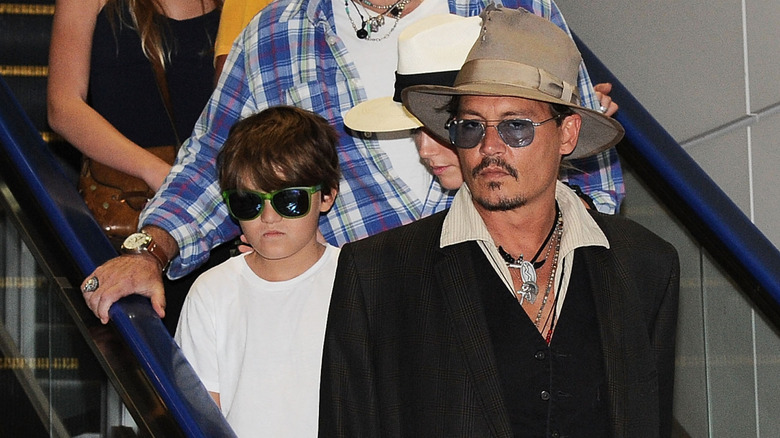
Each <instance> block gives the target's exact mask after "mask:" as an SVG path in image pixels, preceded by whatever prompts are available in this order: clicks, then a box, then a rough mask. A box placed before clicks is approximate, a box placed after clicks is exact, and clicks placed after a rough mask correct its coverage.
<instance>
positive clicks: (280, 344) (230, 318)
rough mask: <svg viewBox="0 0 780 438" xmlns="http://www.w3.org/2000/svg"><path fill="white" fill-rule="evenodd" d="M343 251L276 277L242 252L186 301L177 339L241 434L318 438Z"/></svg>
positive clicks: (201, 283)
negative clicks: (267, 276) (329, 325)
mask: <svg viewBox="0 0 780 438" xmlns="http://www.w3.org/2000/svg"><path fill="white" fill-rule="evenodd" d="M338 254H339V249H338V248H336V247H333V246H327V247H326V249H325V252H324V253H323V255H322V257H320V259H319V260H318V261H317V262H316V263H315V264H314V265H313V266H312V267H311V268H309V269H308V270H307V271H306V272H304V273H303V274H301V275H300V276H298V277H296V278H293V279H291V280H287V281H278V282H271V281H266V280H263V279H262V278H260V277H258V276H257V275H255V273H254V272H252V270H251V268H250V267H249V266H248V265H247V263H246V261H245V260H244V259H245V257H246V256H245V255H243V256H239V257H233V258H231V259H229V260H227V261H226V262H224V263H222V264H220V265H218V266H216V267H214V268H212V269H210V270H208V271H207V272H205V273H204V274H203V275H201V276H200V277H198V279H197V280H196V281H195V283H194V284H193V285H192V289H191V290H190V293H189V294H188V295H187V299H186V300H185V302H184V308H183V309H182V313H181V317H180V319H179V325H178V327H177V329H176V342H178V344H179V345H180V346H181V349H182V351H183V352H184V355H185V356H186V357H187V360H188V361H189V362H190V364H191V365H192V367H193V368H194V369H195V372H196V373H197V374H198V376H199V377H200V379H201V380H202V381H203V384H204V385H205V386H206V389H208V390H209V391H212V392H218V393H219V398H220V404H221V406H222V413H223V414H224V415H225V417H226V418H227V421H228V423H229V424H230V426H231V427H232V428H233V430H234V431H235V432H236V434H238V436H239V437H256V436H263V437H278V436H289V437H314V436H317V428H318V418H319V388H320V367H321V364H322V346H323V342H324V337H325V323H326V321H327V316H328V306H329V304H330V295H331V290H332V289H333V280H334V277H335V274H336V263H337V260H338Z"/></svg>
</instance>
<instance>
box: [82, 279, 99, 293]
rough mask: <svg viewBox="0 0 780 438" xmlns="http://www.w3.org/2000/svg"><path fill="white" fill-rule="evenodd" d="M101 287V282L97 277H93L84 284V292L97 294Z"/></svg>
mask: <svg viewBox="0 0 780 438" xmlns="http://www.w3.org/2000/svg"><path fill="white" fill-rule="evenodd" d="M98 287H100V281H98V278H97V277H95V276H92V277H90V278H89V280H87V282H86V283H84V292H95V291H96V290H97V289H98Z"/></svg>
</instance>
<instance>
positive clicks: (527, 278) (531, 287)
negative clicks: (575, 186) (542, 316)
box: [498, 202, 563, 305]
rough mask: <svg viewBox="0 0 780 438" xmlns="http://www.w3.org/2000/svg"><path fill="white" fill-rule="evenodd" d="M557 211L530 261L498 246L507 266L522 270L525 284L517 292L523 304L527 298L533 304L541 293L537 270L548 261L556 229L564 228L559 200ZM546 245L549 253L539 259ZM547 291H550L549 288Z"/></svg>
mask: <svg viewBox="0 0 780 438" xmlns="http://www.w3.org/2000/svg"><path fill="white" fill-rule="evenodd" d="M555 212H556V220H555V222H553V225H552V227H551V228H550V232H549V233H547V237H546V238H545V239H544V242H542V245H541V246H540V247H539V250H538V251H536V255H534V258H533V259H531V261H530V262H529V261H528V260H525V259H524V258H523V254H520V257H517V258H515V257H512V256H511V255H510V254H509V253H508V252H506V251H505V250H504V248H502V247H501V246H499V247H498V253H499V254H501V257H503V258H504V262H506V265H507V267H509V268H510V269H519V270H520V278H521V279H522V280H523V284H522V286H520V290H518V291H516V293H517V295H518V297H519V299H520V304H521V305H522V304H523V302H524V301H525V300H528V302H529V303H531V304H533V303H534V302H535V301H536V297H537V295H539V286H538V285H537V284H536V270H537V269H539V268H541V267H542V266H544V263H545V262H546V261H547V258H548V257H549V255H550V249H551V248H552V245H549V246H548V243H550V239H551V238H552V236H553V234H554V233H555V230H556V229H558V228H560V229H561V230H562V225H563V216H562V215H561V210H560V208H558V203H557V202H556V203H555ZM559 233H560V231H559ZM559 237H560V236H559ZM558 240H559V242H558V246H560V238H559V239H558ZM545 247H547V253H546V254H545V256H544V259H542V260H539V261H537V259H538V258H539V256H540V255H541V253H542V251H543V250H544V248H545ZM554 271H555V268H554V267H553V272H554ZM547 293H549V289H548V291H547Z"/></svg>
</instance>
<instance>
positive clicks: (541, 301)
mask: <svg viewBox="0 0 780 438" xmlns="http://www.w3.org/2000/svg"><path fill="white" fill-rule="evenodd" d="M482 19H483V21H482V28H481V32H480V35H479V38H478V39H477V42H476V44H475V45H474V47H473V48H472V50H471V52H470V53H469V55H468V57H467V59H466V63H465V64H464V66H463V68H462V69H461V71H460V73H458V75H457V77H456V79H455V82H454V85H453V86H449V87H448V86H413V87H410V88H408V89H406V90H405V91H404V93H403V99H404V104H405V105H406V107H407V108H408V109H409V110H410V111H411V113H412V114H413V115H414V116H416V117H417V118H418V119H419V120H420V121H421V122H422V123H423V124H424V125H425V126H426V127H427V128H429V129H430V130H431V132H433V133H434V134H436V135H439V136H441V137H443V138H446V139H448V140H449V141H450V142H451V143H452V144H453V145H454V146H455V147H456V149H457V153H458V158H459V161H460V165H461V169H462V173H463V178H464V180H465V186H464V187H463V188H461V190H460V191H459V192H458V194H457V195H456V197H455V199H454V201H453V203H452V207H451V208H450V209H449V210H448V211H446V212H442V213H438V214H436V215H433V216H431V217H429V218H426V219H422V220H420V221H417V222H416V223H413V224H411V225H407V226H404V227H401V228H397V229H394V230H391V231H388V232H385V233H381V234H379V235H376V236H373V237H370V238H367V239H365V240H362V241H360V242H356V243H352V244H348V245H346V246H344V247H343V249H342V252H341V256H340V259H339V267H338V271H337V273H336V280H335V284H334V290H333V296H332V299H331V306H330V313H329V317H328V328H327V331H326V336H325V349H324V356H323V369H322V378H321V382H322V383H321V388H320V436H323V437H337V436H345V437H353V436H360V437H375V436H390V437H397V436H408V437H422V436H425V437H444V436H446V437H457V436H463V437H488V436H491V437H511V436H523V437H526V436H528V437H537V436H544V437H559V436H561V437H562V436H569V437H603V436H613V437H659V436H669V435H670V431H671V423H672V386H673V380H674V377H673V374H674V347H675V330H676V318H677V300H678V289H679V261H678V259H677V253H676V251H675V249H674V248H673V247H672V246H671V245H670V244H668V243H667V242H664V241H663V240H661V239H660V238H659V237H657V236H656V235H654V234H652V233H651V232H650V231H648V230H646V229H645V228H643V227H642V226H640V225H638V224H636V223H634V222H632V221H630V220H627V219H624V218H621V217H614V216H607V215H603V214H600V213H598V212H595V211H588V210H586V209H585V207H584V206H583V205H582V203H581V202H580V201H579V199H578V197H577V196H576V195H575V194H574V193H573V192H572V191H571V190H570V189H569V188H567V187H566V186H564V185H563V184H561V183H560V182H558V181H557V178H556V177H557V175H558V170H559V169H558V168H559V166H560V164H561V161H562V159H563V157H567V156H569V157H571V156H575V157H578V156H588V155H590V154H593V153H596V152H598V151H600V150H603V149H604V148H607V147H610V146H611V145H613V144H614V143H615V142H617V141H618V140H619V139H620V138H621V136H622V134H623V130H622V127H621V126H620V125H619V124H618V123H617V122H615V121H614V120H612V119H610V118H608V117H605V116H604V115H603V114H601V113H599V112H598V111H592V110H589V109H586V108H583V107H582V106H580V105H579V96H578V93H577V86H576V85H575V84H576V78H577V65H578V64H579V62H580V55H579V52H578V51H577V49H576V47H575V46H574V44H573V43H572V42H571V39H570V38H568V36H567V35H566V34H565V33H563V32H561V31H560V30H559V29H557V28H556V27H555V26H552V25H550V23H549V22H548V21H546V20H543V19H539V18H538V17H535V16H534V15H533V14H529V13H526V12H523V11H518V10H509V9H504V8H495V7H488V8H487V9H486V10H485V11H484V12H483V13H482Z"/></svg>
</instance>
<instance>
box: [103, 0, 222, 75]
mask: <svg viewBox="0 0 780 438" xmlns="http://www.w3.org/2000/svg"><path fill="white" fill-rule="evenodd" d="M215 2H216V3H217V7H221V5H222V0H215ZM200 4H201V8H202V10H203V12H204V13H205V12H206V4H205V0H200ZM125 5H127V7H128V10H129V11H130V17H131V18H132V20H133V23H126V24H128V25H129V24H132V25H133V28H135V30H136V31H137V32H138V36H139V37H140V38H141V50H143V52H144V55H145V56H146V58H147V59H149V61H150V62H151V63H152V64H153V65H154V66H155V68H161V69H165V65H166V62H167V61H169V59H170V54H171V51H172V50H173V47H171V46H170V42H166V41H165V38H164V32H163V29H162V23H161V22H160V20H159V19H158V18H157V17H158V16H159V15H161V14H163V13H164V11H165V8H164V7H163V4H162V3H161V2H160V0H108V1H107V2H106V6H105V7H107V8H109V7H110V8H112V10H113V11H112V12H113V14H109V19H112V18H113V17H122V16H123V13H122V8H123V7H124V6H125ZM113 26H114V24H113V22H112V27H113Z"/></svg>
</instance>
